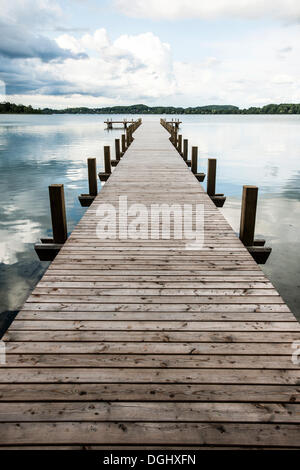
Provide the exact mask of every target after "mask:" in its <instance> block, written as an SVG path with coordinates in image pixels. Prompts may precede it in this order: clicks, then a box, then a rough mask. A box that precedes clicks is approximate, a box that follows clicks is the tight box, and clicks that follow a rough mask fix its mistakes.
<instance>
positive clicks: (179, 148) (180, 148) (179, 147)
mask: <svg viewBox="0 0 300 470" xmlns="http://www.w3.org/2000/svg"><path fill="white" fill-rule="evenodd" d="M177 150H178V153H179V155H181V156H182V135H181V134H179V136H178V142H177Z"/></svg>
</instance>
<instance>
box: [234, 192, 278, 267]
mask: <svg viewBox="0 0 300 470" xmlns="http://www.w3.org/2000/svg"><path fill="white" fill-rule="evenodd" d="M257 196H258V187H257V186H246V185H245V186H243V197H242V209H241V221H240V240H241V241H242V243H243V244H244V245H245V246H246V248H247V249H248V251H249V253H250V254H251V255H252V257H253V258H254V259H255V261H256V262H257V263H259V264H265V263H266V261H267V259H268V258H269V256H270V254H271V251H272V248H269V247H265V246H264V245H265V240H262V239H257V240H255V239H254V234H255V221H256V208H257Z"/></svg>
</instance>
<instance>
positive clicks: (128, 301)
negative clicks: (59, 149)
mask: <svg viewBox="0 0 300 470" xmlns="http://www.w3.org/2000/svg"><path fill="white" fill-rule="evenodd" d="M134 137H135V140H134V142H133V144H132V145H131V146H130V148H129V149H128V150H127V152H126V153H125V155H124V157H123V158H122V160H121V161H120V163H119V164H118V166H117V167H116V168H115V170H114V172H113V174H112V175H111V177H110V178H109V180H108V182H107V183H106V184H105V186H104V187H103V189H102V191H101V192H100V193H99V195H98V196H97V198H96V199H95V201H94V203H93V204H92V205H91V207H90V208H89V209H88V210H87V211H86V213H85V215H84V216H83V218H82V220H81V221H80V223H79V224H78V225H77V227H76V228H75V229H74V231H73V233H72V234H71V236H70V237H69V239H68V240H67V242H66V244H65V246H64V247H63V248H62V250H61V251H60V253H59V255H58V256H57V258H56V259H55V260H54V261H53V262H52V264H51V265H50V267H49V269H48V270H47V272H46V273H45V275H44V277H43V278H42V280H41V281H40V282H39V284H38V285H37V286H36V288H35V290H34V291H33V293H32V294H31V296H30V297H29V298H28V300H27V302H26V303H25V305H24V307H23V309H22V311H21V312H20V313H19V315H18V316H17V318H16V320H15V321H14V322H13V324H12V325H11V327H10V329H9V331H8V332H7V334H6V336H5V338H4V339H5V341H7V363H6V364H5V365H3V366H1V369H0V448H3V449H4V448H24V447H25V448H28V449H32V448H41V449H44V448H47V446H48V445H49V446H51V448H61V449H62V448H67V449H75V448H76V449H77V448H80V447H81V446H85V447H86V446H88V447H90V448H94V449H97V448H99V449H101V448H106V449H110V448H124V449H125V448H131V449H133V448H135V446H139V447H138V448H141V447H140V446H142V447H143V448H149V449H151V448H162V449H163V448H165V449H168V448H177V449H180V448H182V446H183V448H189V446H190V448H194V446H197V448H201V449H204V448H211V447H214V448H216V449H220V448H253V449H257V448H276V447H278V448H297V447H299V446H300V404H299V403H300V393H299V392H300V385H299V384H300V367H299V366H298V365H295V364H293V362H292V361H291V354H292V352H293V350H292V347H291V346H292V342H293V341H296V340H298V341H300V327H299V323H298V322H297V321H296V320H295V318H294V316H293V315H292V314H291V312H290V311H289V309H288V307H287V306H286V305H285V303H284V302H283V300H282V299H281V297H280V296H279V294H278V293H277V291H276V290H275V289H274V287H273V286H272V284H271V283H270V281H269V280H268V279H267V278H266V277H265V276H264V274H263V272H262V271H261V269H260V268H259V267H258V266H257V264H256V263H255V262H254V261H253V259H252V257H251V256H250V255H249V253H248V251H247V250H246V249H245V248H244V246H243V245H242V244H241V243H240V241H239V240H238V238H237V236H236V235H235V233H234V232H233V230H232V228H231V227H230V225H229V224H228V222H227V221H226V220H225V219H224V217H223V215H222V214H221V212H220V211H219V210H218V209H217V208H216V207H215V206H214V204H213V203H212V202H211V200H210V199H209V197H208V196H207V195H206V193H205V192H204V191H203V189H202V188H201V186H200V184H199V182H198V181H197V179H196V178H195V177H194V175H193V174H192V173H191V171H190V170H189V169H188V167H187V166H186V165H185V163H184V161H183V160H182V158H181V157H180V156H179V154H178V153H177V152H176V150H175V149H174V147H173V146H172V145H171V143H170V142H169V139H168V137H169V135H168V133H167V132H166V131H165V130H164V129H163V127H161V126H160V125H159V123H151V122H148V123H145V124H143V125H142V126H141V127H139V128H138V130H137V131H136V132H135V134H134ZM124 195H126V196H127V198H128V205H129V204H131V203H143V204H145V205H146V206H148V207H150V205H151V204H153V203H156V204H159V203H168V204H184V203H187V204H191V203H194V204H195V203H202V204H204V211H205V230H204V232H205V240H204V246H203V248H202V249H201V250H192V251H190V250H185V246H184V245H185V243H184V241H183V240H178V239H175V238H174V234H173V231H172V230H171V239H170V240H157V239H156V240H155V239H148V240H130V239H129V240H124V239H120V238H117V239H114V240H100V239H99V238H97V236H96V223H97V219H96V210H97V206H98V205H99V204H101V203H103V202H105V203H109V204H118V197H119V196H124ZM117 225H118V227H119V226H120V227H122V226H124V224H123V222H122V221H121V222H120V223H119V222H118V224H117ZM160 226H161V224H160ZM148 233H149V231H148ZM156 234H157V232H156Z"/></svg>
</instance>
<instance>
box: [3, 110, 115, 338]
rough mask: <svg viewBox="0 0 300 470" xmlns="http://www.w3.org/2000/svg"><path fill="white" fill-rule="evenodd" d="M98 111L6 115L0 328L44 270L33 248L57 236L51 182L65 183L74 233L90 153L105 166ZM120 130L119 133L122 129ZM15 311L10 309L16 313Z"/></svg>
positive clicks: (105, 139)
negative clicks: (53, 233) (52, 216)
mask: <svg viewBox="0 0 300 470" xmlns="http://www.w3.org/2000/svg"><path fill="white" fill-rule="evenodd" d="M102 121H103V118H102V117H101V116H100V117H95V116H84V117H81V116H0V188H1V189H0V191H1V202H2V204H1V209H0V313H1V312H2V315H1V317H0V330H1V323H2V326H3V322H4V318H5V317H6V316H7V315H4V312H15V311H17V310H18V309H19V308H20V307H21V306H22V304H23V302H24V300H25V299H26V298H27V296H28V293H29V292H30V291H31V290H32V289H33V288H34V286H35V284H36V283H37V281H38V280H39V279H40V277H41V276H42V274H43V273H44V271H45V269H46V267H47V263H44V262H43V263H41V262H40V261H39V260H38V258H37V256H36V254H35V251H34V249H33V246H34V243H35V242H37V241H38V240H39V239H40V238H41V237H44V236H50V235H51V221H50V212H49V198H48V186H49V185H50V184H52V183H63V184H64V186H65V197H66V210H67V220H68V230H69V232H70V231H71V230H72V229H73V227H74V225H75V224H76V223H77V222H78V220H79V219H80V218H81V216H82V214H83V213H84V209H83V208H81V206H80V204H79V203H78V200H77V196H78V194H79V193H82V192H86V191H87V167H86V158H87V157H88V156H96V157H98V168H99V170H101V169H102V167H103V145H111V144H112V141H113V139H114V138H115V137H116V132H112V133H110V135H108V134H107V133H106V132H105V131H104V125H103V122H102ZM118 134H119V133H118ZM11 315H13V314H12V313H10V317H11Z"/></svg>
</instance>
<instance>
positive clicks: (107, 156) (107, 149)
mask: <svg viewBox="0 0 300 470" xmlns="http://www.w3.org/2000/svg"><path fill="white" fill-rule="evenodd" d="M104 171H105V173H107V174H110V173H111V164H110V147H109V145H106V146H105V147H104Z"/></svg>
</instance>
